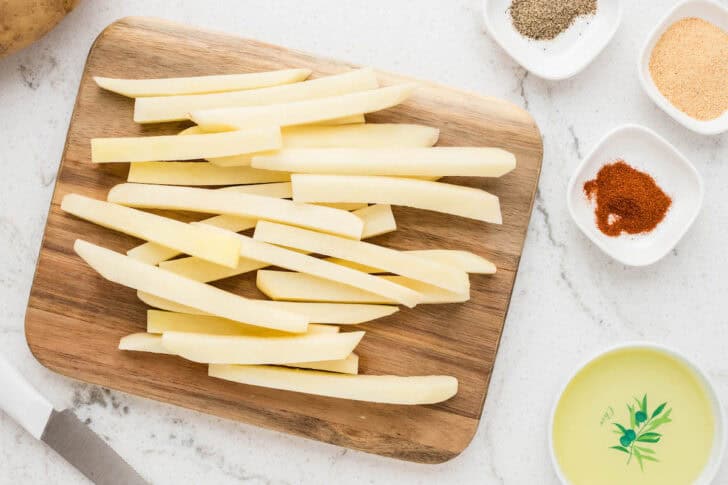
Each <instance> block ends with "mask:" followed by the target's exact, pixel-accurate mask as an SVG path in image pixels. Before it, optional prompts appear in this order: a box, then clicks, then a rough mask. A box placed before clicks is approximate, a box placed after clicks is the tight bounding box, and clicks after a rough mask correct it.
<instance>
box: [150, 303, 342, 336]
mask: <svg viewBox="0 0 728 485" xmlns="http://www.w3.org/2000/svg"><path fill="white" fill-rule="evenodd" d="M147 332H149V333H164V332H186V333H206V334H210V335H248V336H251V337H283V336H287V335H289V336H290V335H291V334H290V333H287V332H282V331H280V330H271V329H269V328H263V327H256V326H254V325H246V324H244V323H239V322H235V321H233V320H228V319H227V318H221V317H216V316H213V315H194V314H189V313H175V312H163V311H160V310H147ZM338 332H339V327H337V326H335V325H316V324H309V325H308V330H306V333H307V334H315V333H338ZM294 335H295V334H294Z"/></svg>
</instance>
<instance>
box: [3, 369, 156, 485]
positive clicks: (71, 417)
mask: <svg viewBox="0 0 728 485" xmlns="http://www.w3.org/2000/svg"><path fill="white" fill-rule="evenodd" d="M0 389H2V392H0V409H2V410H4V411H5V412H6V413H7V414H8V415H9V416H10V417H11V418H13V419H14V420H15V421H16V422H17V423H18V424H20V425H21V426H22V427H23V428H25V429H26V431H28V432H29V433H30V434H31V435H33V436H34V437H35V438H36V439H39V440H41V441H43V442H44V443H46V444H47V445H48V446H50V447H51V448H53V449H54V450H55V451H56V452H57V453H58V454H59V455H61V456H62V457H63V458H65V459H66V461H68V462H69V463H70V464H71V465H73V466H74V467H76V468H77V469H78V470H79V471H80V472H81V473H83V474H84V475H85V476H86V477H87V478H88V479H89V480H91V481H92V482H94V483H96V484H97V485H145V484H147V482H146V481H145V480H144V479H143V478H142V477H141V476H140V475H139V474H138V473H137V472H136V471H135V470H134V469H133V468H132V467H131V466H129V464H128V463H126V462H125V461H124V459H123V458H121V457H120V456H119V455H118V454H117V453H116V452H115V451H114V450H113V448H111V447H110V446H109V445H108V444H107V443H106V442H105V441H104V440H103V439H101V438H100V437H99V436H98V435H97V434H96V433H94V432H93V431H92V430H91V429H90V428H89V427H88V426H86V425H85V424H84V423H82V422H81V421H80V420H79V419H78V418H77V417H76V415H75V414H73V412H72V411H71V410H70V409H66V410H65V411H56V410H55V409H53V405H52V404H51V403H50V401H48V400H47V399H46V398H45V397H43V395H42V394H40V393H39V392H38V391H37V390H36V389H35V388H34V387H33V386H32V385H31V384H30V383H29V382H28V381H27V380H26V379H25V378H24V377H23V376H22V375H21V374H20V373H19V372H18V371H17V370H16V369H15V368H14V367H13V366H11V365H10V364H9V363H8V362H7V361H6V360H5V359H4V358H2V357H1V356H0Z"/></svg>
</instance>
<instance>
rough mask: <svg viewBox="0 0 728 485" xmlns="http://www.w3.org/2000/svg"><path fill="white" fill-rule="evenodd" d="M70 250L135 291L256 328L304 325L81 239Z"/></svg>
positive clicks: (305, 321) (282, 313)
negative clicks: (255, 326)
mask: <svg viewBox="0 0 728 485" xmlns="http://www.w3.org/2000/svg"><path fill="white" fill-rule="evenodd" d="M73 248H74V250H75V251H76V253H77V254H78V255H79V256H80V257H81V259H83V260H84V261H86V263H87V264H88V265H89V266H91V267H92V268H93V269H94V270H96V271H97V272H98V273H99V274H101V276H103V277H104V278H106V279H107V280H109V281H113V282H114V283H118V284H120V285H123V286H127V287H129V288H133V289H135V290H140V291H144V292H147V293H151V294H153V295H156V296H158V297H161V298H166V299H168V300H172V301H174V302H175V303H179V304H182V305H187V306H190V307H192V308H196V309H198V310H201V311H203V312H205V313H209V314H211V315H216V316H218V317H224V318H228V319H230V320H235V321H236V322H241V323H248V324H250V325H257V326H259V327H267V328H273V329H276V330H283V331H286V332H297V333H300V332H305V331H306V328H307V326H308V319H307V318H306V317H304V316H301V315H297V314H295V313H291V312H287V311H283V310H278V309H275V308H271V307H266V306H264V305H260V303H259V302H258V301H255V300H248V299H247V298H243V297H241V296H238V295H234V294H232V293H228V292H226V291H223V290H220V289H218V288H215V287H214V286H210V285H206V284H204V283H200V282H197V281H192V280H190V279H187V278H183V277H181V276H178V275H176V274H174V273H170V272H169V271H164V270H162V269H159V268H157V267H156V266H151V265H148V264H146V263H142V262H139V261H136V260H134V259H132V258H130V257H128V256H124V255H122V254H119V253H116V252H114V251H111V250H109V249H105V248H102V247H100V246H96V245H95V244H91V243H89V242H86V241H83V240H81V239H77V240H76V243H75V244H74V246H73ZM319 360H320V359H319Z"/></svg>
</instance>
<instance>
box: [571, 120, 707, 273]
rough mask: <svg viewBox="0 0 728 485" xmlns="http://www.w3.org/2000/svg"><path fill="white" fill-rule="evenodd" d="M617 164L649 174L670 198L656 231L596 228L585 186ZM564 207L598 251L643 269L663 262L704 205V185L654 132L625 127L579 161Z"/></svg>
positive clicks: (610, 135) (688, 163) (698, 176)
mask: <svg viewBox="0 0 728 485" xmlns="http://www.w3.org/2000/svg"><path fill="white" fill-rule="evenodd" d="M619 159H622V160H624V161H625V162H626V163H627V164H629V165H630V166H632V167H634V168H635V169H637V170H640V171H642V172H645V173H648V174H649V175H651V176H652V177H653V178H654V179H655V182H656V183H657V184H658V185H659V186H660V188H662V190H664V191H665V193H666V194H667V195H669V196H670V198H671V199H672V205H671V206H670V209H669V211H668V212H667V214H666V215H665V218H664V219H663V220H662V222H660V224H658V226H657V227H656V228H655V229H654V230H652V231H651V232H649V233H646V234H637V235H630V234H622V235H620V236H617V237H610V236H607V235H606V234H603V233H602V232H601V231H600V230H599V228H598V227H597V225H596V219H595V215H594V204H593V203H592V202H591V201H590V200H589V199H588V198H587V197H586V195H585V194H584V189H583V187H584V183H585V182H587V181H589V180H592V179H594V178H595V177H596V175H597V173H598V172H599V169H601V168H602V166H604V165H605V164H607V163H612V162H615V161H616V160H619ZM566 199H567V200H566V203H567V206H568V207H569V212H570V213H571V217H573V219H574V221H575V222H576V224H577V225H578V226H579V228H580V229H581V230H582V231H583V232H584V234H585V235H586V236H587V237H588V238H589V239H591V240H592V242H594V244H596V245H597V246H598V247H599V248H600V249H601V250H602V251H604V252H605V253H607V254H608V255H610V256H611V257H613V258H614V259H616V260H617V261H619V262H621V263H622V264H625V265H628V266H647V265H649V264H652V263H655V262H657V261H658V260H660V259H662V258H663V257H664V256H665V255H666V254H667V253H669V252H670V251H671V250H672V248H674V247H675V245H676V244H677V243H678V242H679V241H680V239H682V237H683V236H684V235H685V233H686V232H687V230H688V229H689V228H690V226H691V225H692V224H693V222H694V221H695V218H696V217H697V215H698V212H700V207H701V206H702V204H703V181H702V179H701V178H700V175H699V174H698V172H697V171H696V170H695V167H694V166H693V165H692V164H691V163H690V161H689V160H688V159H687V158H685V157H684V156H683V155H682V154H680V152H678V151H677V150H676V149H675V147H673V146H672V145H671V144H670V143H668V142H667V140H665V139H664V138H662V137H660V136H659V135H657V134H656V133H655V132H654V131H652V130H649V129H647V128H644V127H642V126H638V125H624V126H621V127H619V128H616V129H615V130H613V131H612V132H610V133H608V134H607V135H606V136H605V137H604V138H603V139H602V141H600V142H599V143H598V144H597V146H596V148H594V150H592V152H591V153H590V154H589V155H588V156H587V157H586V158H584V160H583V161H582V162H581V164H580V165H579V167H578V168H577V169H576V172H575V173H574V175H573V176H572V177H571V180H570V181H569V186H568V189H567V193H566Z"/></svg>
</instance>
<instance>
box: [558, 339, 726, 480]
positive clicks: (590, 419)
mask: <svg viewBox="0 0 728 485" xmlns="http://www.w3.org/2000/svg"><path fill="white" fill-rule="evenodd" d="M714 430H715V416H714V414H713V406H712V401H711V399H710V397H709V394H708V390H707V389H706V387H705V385H704V383H703V381H702V379H701V378H700V377H699V376H698V375H697V374H695V372H694V371H693V370H692V369H691V368H690V367H688V366H687V365H686V364H685V363H684V362H683V361H681V360H678V359H677V358H675V357H673V356H672V355H670V354H668V353H666V352H662V351H659V350H654V349H650V348H638V347H634V348H624V349H618V350H614V351H612V352H608V353H606V354H604V355H602V356H600V357H598V358H597V359H595V360H593V361H592V362H590V363H589V364H587V365H586V366H585V367H584V368H583V369H581V370H580V371H579V372H578V373H577V374H576V376H575V377H574V378H573V379H572V380H571V382H569V384H568V385H567V387H566V389H565V391H564V393H563V395H562V396H561V399H560V400H559V402H558V404H557V406H556V411H555V415H554V421H553V430H552V432H553V447H554V454H555V456H556V460H557V461H558V464H559V467H560V468H561V471H562V473H563V475H564V476H565V477H566V479H567V480H568V481H569V482H570V483H571V484H573V485H586V484H588V485H615V484H618V485H633V484H635V485H643V484H644V485H670V484H676V485H684V484H690V483H693V482H694V481H695V480H696V479H697V478H698V477H699V475H700V473H701V472H702V470H703V469H704V468H705V466H706V465H707V463H708V460H709V458H710V454H711V451H712V447H713V438H714V436H713V435H714Z"/></svg>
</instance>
